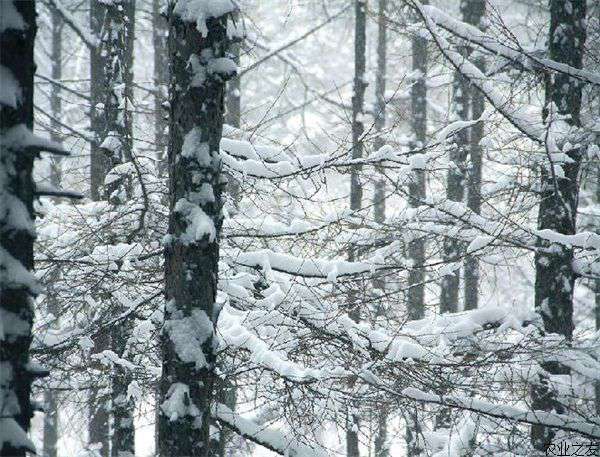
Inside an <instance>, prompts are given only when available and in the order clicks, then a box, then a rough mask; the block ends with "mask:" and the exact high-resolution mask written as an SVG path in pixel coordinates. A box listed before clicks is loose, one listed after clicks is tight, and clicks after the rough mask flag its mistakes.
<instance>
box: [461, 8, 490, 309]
mask: <svg viewBox="0 0 600 457" xmlns="http://www.w3.org/2000/svg"><path fill="white" fill-rule="evenodd" d="M461 12H462V15H463V20H464V21H465V22H467V23H468V24H473V25H474V26H475V27H478V28H479V29H483V24H482V19H483V18H484V17H485V0H462V2H461ZM475 65H476V66H477V68H479V69H480V70H481V71H483V72H485V62H484V59H483V57H481V56H479V57H477V58H476V59H475ZM470 92H471V94H470V95H471V97H470V98H471V118H472V119H479V118H480V117H481V115H482V114H483V111H484V110H485V97H484V96H483V94H482V93H481V92H480V91H478V90H471V91H470ZM483 127H484V125H483V122H479V123H477V124H475V125H474V126H473V127H471V135H470V139H469V140H470V141H469V159H470V160H469V170H468V176H467V190H468V192H467V206H468V207H469V208H470V209H471V210H472V211H473V212H474V213H476V214H479V213H481V165H482V149H481V145H480V144H479V143H480V142H481V140H482V138H483ZM464 287H465V309H475V308H477V305H478V302H479V261H478V260H477V258H476V257H474V256H468V257H467V258H466V259H465V285H464Z"/></svg>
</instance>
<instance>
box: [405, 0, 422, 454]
mask: <svg viewBox="0 0 600 457" xmlns="http://www.w3.org/2000/svg"><path fill="white" fill-rule="evenodd" d="M423 3H426V2H423ZM411 46H412V69H413V72H415V74H416V80H415V81H414V83H413V85H412V87H411V90H410V101H411V104H410V106H411V130H412V135H413V138H414V140H413V141H412V142H411V145H410V147H411V149H417V148H421V147H424V146H425V144H426V143H427V84H426V82H427V60H428V53H427V40H425V39H424V38H422V37H420V36H419V35H417V34H415V35H413V36H412V38H411ZM426 197H427V189H426V187H425V171H424V170H414V172H413V177H412V180H411V182H410V183H409V185H408V204H409V205H410V207H412V208H416V207H418V206H419V205H421V204H422V202H423V200H424V199H425V198H426ZM408 255H409V258H410V259H411V260H412V268H411V269H410V271H409V273H408V297H407V299H408V300H407V312H408V319H411V320H412V319H421V318H423V316H424V314H425V285H424V281H425V273H424V271H423V265H424V263H425V241H424V240H423V238H416V239H414V240H411V241H410V242H409V244H408ZM405 417H406V422H407V424H406V448H407V455H409V456H418V455H421V454H422V453H423V446H422V442H421V440H420V433H421V432H420V425H419V419H418V417H417V409H416V408H415V409H414V411H411V410H409V411H407V412H406V414H405Z"/></svg>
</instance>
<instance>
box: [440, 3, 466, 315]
mask: <svg viewBox="0 0 600 457" xmlns="http://www.w3.org/2000/svg"><path fill="white" fill-rule="evenodd" d="M465 5H466V2H461V10H462V12H463V17H464V14H465V11H464V9H465V8H464V7H465ZM460 51H461V54H462V55H463V56H465V58H467V57H468V56H469V51H470V50H469V48H468V47H467V46H461V49H460ZM453 86H454V100H453V102H454V113H455V114H456V118H457V120H461V121H466V120H468V119H469V107H470V101H471V94H470V92H471V91H470V89H471V88H470V84H469V81H468V80H467V78H465V77H464V76H462V74H461V73H460V72H459V71H456V72H455V73H454V84H453ZM468 148H469V130H468V129H462V130H461V131H459V132H458V133H457V134H456V143H455V144H454V145H453V146H452V148H451V150H450V163H449V166H450V168H449V170H448V177H447V183H446V197H447V198H448V200H450V201H453V202H463V200H464V196H465V177H466V167H465V160H466V156H467V152H468ZM463 248H464V245H463V243H462V242H460V241H458V240H456V239H455V238H452V237H447V238H446V239H445V240H444V253H443V260H444V262H446V263H451V262H458V261H460V260H461V256H462V255H463V250H464V249H463ZM459 290H460V272H459V270H456V271H455V272H454V273H453V274H448V275H446V276H444V277H443V278H442V284H441V290H440V313H454V312H456V311H458V298H459V294H458V292H459Z"/></svg>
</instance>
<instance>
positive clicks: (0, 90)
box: [0, 2, 23, 108]
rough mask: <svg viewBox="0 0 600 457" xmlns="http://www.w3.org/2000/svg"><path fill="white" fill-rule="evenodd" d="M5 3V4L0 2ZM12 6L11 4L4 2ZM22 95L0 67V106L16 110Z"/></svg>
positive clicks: (7, 70) (14, 80) (14, 81)
mask: <svg viewBox="0 0 600 457" xmlns="http://www.w3.org/2000/svg"><path fill="white" fill-rule="evenodd" d="M2 3H5V2H2ZM6 3H10V4H11V5H12V2H6ZM22 96H23V93H22V91H21V87H20V86H19V82H18V81H17V80H16V79H15V77H14V76H13V74H12V73H11V71H10V70H9V69H8V68H6V67H5V66H3V65H0V104H2V105H6V106H10V107H11V108H16V107H17V104H18V103H19V101H20V100H21V97H22Z"/></svg>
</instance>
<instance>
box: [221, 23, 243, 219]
mask: <svg viewBox="0 0 600 457" xmlns="http://www.w3.org/2000/svg"><path fill="white" fill-rule="evenodd" d="M234 20H235V21H238V20H239V19H238V18H237V17H235V18H234ZM240 51H241V46H240V43H239V42H235V43H232V44H231V54H232V55H233V60H234V61H235V63H236V64H237V65H239V63H240ZM226 89H227V92H226V95H225V104H226V110H225V122H226V123H227V124H229V125H231V126H232V127H235V128H238V129H239V128H240V127H241V125H242V77H241V76H235V77H233V78H231V79H230V80H229V81H228V82H227V88H226ZM240 192H241V189H240V185H239V183H238V182H237V181H236V180H235V179H234V178H233V176H230V175H227V193H228V194H229V196H230V197H231V200H232V203H233V206H234V208H235V209H236V211H237V207H238V205H239V202H240V198H241V195H240Z"/></svg>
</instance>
